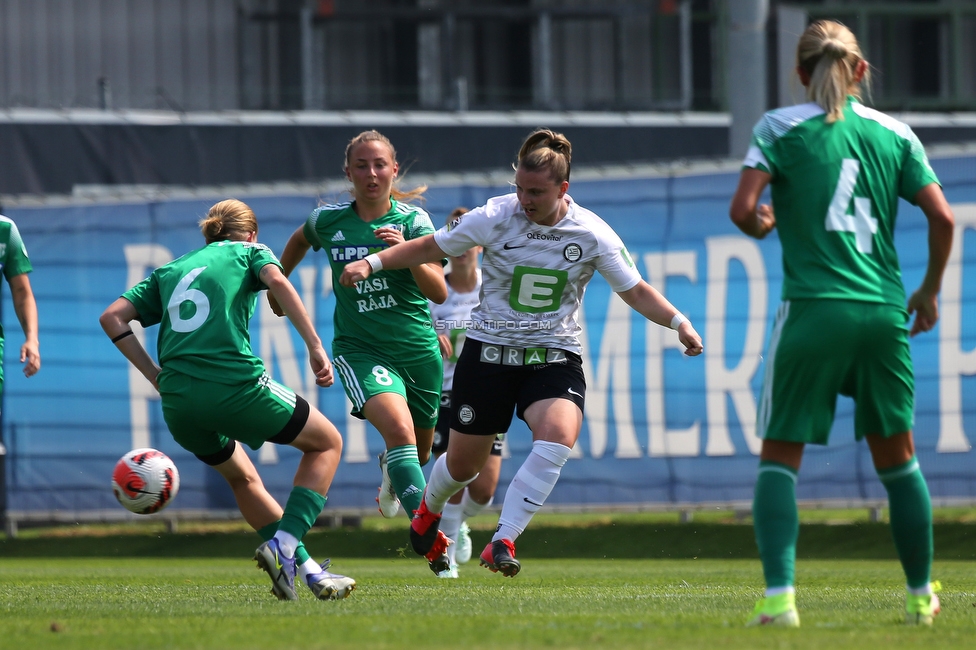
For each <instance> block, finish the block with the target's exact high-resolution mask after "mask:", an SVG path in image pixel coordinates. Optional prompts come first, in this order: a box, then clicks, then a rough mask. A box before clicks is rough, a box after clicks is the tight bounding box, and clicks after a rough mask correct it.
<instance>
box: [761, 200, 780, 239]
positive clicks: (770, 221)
mask: <svg viewBox="0 0 976 650" xmlns="http://www.w3.org/2000/svg"><path fill="white" fill-rule="evenodd" d="M756 221H757V222H758V226H759V232H757V233H756V238H757V239H762V238H763V237H765V236H766V235H768V234H769V233H770V232H771V231H772V230H773V228H775V227H776V215H774V214H773V206H771V205H769V204H768V203H763V204H762V205H760V206H759V207H758V208H756Z"/></svg>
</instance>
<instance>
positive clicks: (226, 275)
mask: <svg viewBox="0 0 976 650" xmlns="http://www.w3.org/2000/svg"><path fill="white" fill-rule="evenodd" d="M268 264H275V265H277V266H278V267H279V268H281V264H280V263H279V262H278V258H276V257H275V255H274V253H272V252H271V250H270V249H269V248H268V247H267V246H265V245H264V244H251V243H247V242H239V241H220V242H214V243H212V244H209V245H207V246H205V247H204V248H200V249H198V250H195V251H193V252H191V253H187V254H186V255H184V256H182V257H180V258H179V259H176V260H173V261H172V262H170V263H169V264H166V265H164V266H161V267H159V268H158V269H156V270H155V271H153V272H152V274H151V275H150V276H149V277H148V278H146V279H145V280H143V281H142V282H140V283H139V284H137V285H136V286H134V287H132V288H131V289H129V290H128V291H126V292H125V293H124V294H122V297H123V298H125V299H126V300H128V301H129V302H131V303H132V304H133V305H134V306H135V308H136V311H137V312H138V313H139V322H140V323H142V325H143V326H144V327H149V326H151V325H156V324H157V323H158V324H159V338H158V339H157V344H156V348H157V354H158V355H159V365H160V366H161V367H162V368H163V369H164V370H166V369H170V370H175V371H176V372H179V373H182V374H185V375H189V376H191V377H197V378H199V379H206V380H208V381H214V382H218V383H221V384H238V383H244V382H248V381H252V380H257V379H258V378H260V377H261V375H262V374H263V373H264V363H263V362H262V361H261V359H260V358H258V357H257V356H255V355H254V354H253V353H252V352H251V336H250V333H249V332H248V322H249V321H250V320H251V316H252V315H253V314H254V307H255V304H256V303H257V295H258V292H259V291H261V290H262V289H266V288H267V287H265V286H264V283H263V282H261V280H260V276H259V274H260V272H261V269H262V268H264V267H265V266H266V265H268Z"/></svg>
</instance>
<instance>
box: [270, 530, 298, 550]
mask: <svg viewBox="0 0 976 650" xmlns="http://www.w3.org/2000/svg"><path fill="white" fill-rule="evenodd" d="M275 539H276V540H278V547H279V548H281V552H282V553H284V554H285V557H295V551H297V550H298V538H297V537H295V536H294V535H292V534H291V533H286V532H285V531H283V530H281V529H280V528H279V529H278V532H276V533H275Z"/></svg>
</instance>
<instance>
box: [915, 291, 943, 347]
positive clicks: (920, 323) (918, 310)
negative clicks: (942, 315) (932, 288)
mask: <svg viewBox="0 0 976 650" xmlns="http://www.w3.org/2000/svg"><path fill="white" fill-rule="evenodd" d="M908 313H909V314H915V322H914V323H912V329H911V331H910V332H909V333H908V335H909V336H915V335H916V334H918V333H919V332H928V331H929V330H930V329H932V328H933V327H935V324H936V323H937V322H938V321H939V299H938V295H937V294H934V293H928V292H926V291H922V290H921V289H919V290H918V291H916V292H915V293H913V294H912V297H911V298H909V299H908Z"/></svg>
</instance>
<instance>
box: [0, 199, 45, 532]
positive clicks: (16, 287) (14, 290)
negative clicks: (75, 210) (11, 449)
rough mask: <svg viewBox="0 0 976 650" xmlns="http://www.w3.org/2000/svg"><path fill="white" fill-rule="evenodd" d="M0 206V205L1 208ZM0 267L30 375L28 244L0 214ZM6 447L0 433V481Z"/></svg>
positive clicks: (1, 494) (33, 328)
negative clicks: (19, 332)
mask: <svg viewBox="0 0 976 650" xmlns="http://www.w3.org/2000/svg"><path fill="white" fill-rule="evenodd" d="M2 209H3V208H0V211H2ZM0 266H2V267H3V276H4V277H5V278H7V284H9V285H10V297H11V300H12V301H13V303H14V313H15V314H16V315H17V320H18V321H20V327H21V329H23V330H24V343H23V345H21V346H20V362H21V363H22V364H24V376H25V377H33V376H34V375H35V374H37V371H38V370H40V369H41V351H40V339H39V338H38V330H37V302H35V300H34V292H33V291H32V290H31V284H30V279H29V278H28V277H27V274H28V273H30V272H31V271H32V270H33V267H32V266H31V263H30V258H29V257H27V247H26V246H24V242H23V240H22V239H21V238H20V231H19V230H17V224H15V223H14V222H13V220H12V219H9V218H7V217H4V216H2V215H0ZM3 343H4V336H3V326H0V395H2V394H3ZM6 463H7V450H6V448H5V447H4V446H3V436H2V433H0V481H4V480H6V479H5V477H6ZM6 499H7V494H6V491H5V489H4V488H3V486H0V525H5V524H6V517H7V511H6V508H7V502H6Z"/></svg>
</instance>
